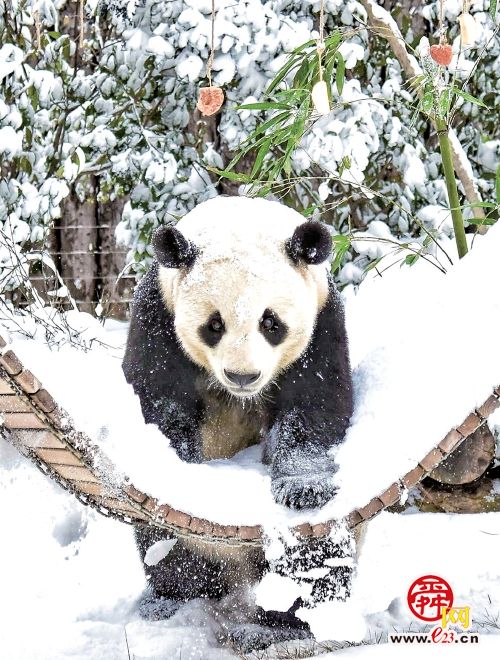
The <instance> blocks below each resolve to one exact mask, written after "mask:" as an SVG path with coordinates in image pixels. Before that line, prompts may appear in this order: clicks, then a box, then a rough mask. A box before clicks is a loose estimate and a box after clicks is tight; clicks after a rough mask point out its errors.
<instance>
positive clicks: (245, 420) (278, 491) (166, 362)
mask: <svg viewBox="0 0 500 660" xmlns="http://www.w3.org/2000/svg"><path fill="white" fill-rule="evenodd" d="M153 249H154V254H155V257H156V260H155V262H154V264H153V266H152V268H151V270H150V271H149V272H148V273H147V275H145V277H144V278H143V279H142V281H141V282H140V284H139V286H138V288H137V290H136V292H135V295H134V302H133V307H132V313H131V322H130V330H129V335H128V340H127V346H126V352H125V357H124V361H123V370H124V373H125V377H126V379H127V381H128V382H129V383H130V384H132V386H133V388H134V390H135V392H136V394H137V395H138V396H139V398H140V402H141V407H142V411H143V414H144V418H145V421H146V422H148V423H153V424H156V425H157V426H158V427H159V429H160V430H161V431H162V432H163V434H164V435H165V436H166V438H168V440H169V442H170V444H171V446H172V447H173V448H174V449H175V451H176V452H177V454H178V455H179V457H180V458H182V459H183V460H185V461H189V462H201V461H207V460H211V459H217V458H227V457H230V456H232V455H234V454H235V453H236V452H238V451H240V450H241V449H243V448H245V447H248V446H249V445H251V444H255V443H260V444H261V446H262V460H263V462H264V463H266V464H267V465H268V466H269V471H270V476H271V488H272V493H273V496H274V499H275V500H276V502H278V503H280V504H282V505H284V506H286V507H290V508H292V509H303V508H307V507H319V506H321V505H323V504H324V503H325V502H327V501H328V500H329V499H331V498H332V497H333V496H334V494H335V487H334V485H333V482H332V475H333V474H334V472H335V469H336V466H335V463H334V460H333V459H332V458H331V456H330V455H329V450H330V449H331V448H332V447H334V446H335V445H338V444H340V443H341V442H342V441H343V438H344V435H345V432H346V429H347V427H348V424H349V419H350V417H351V414H352V407H353V401H352V381H351V370H350V365H349V354H348V343H347V337H346V329H345V323H344V313H343V306H342V302H341V299H340V296H339V293H338V292H337V290H336V288H335V286H334V284H333V281H332V278H331V276H330V274H329V269H328V262H327V258H328V256H329V254H330V251H331V237H330V234H329V232H328V230H327V229H326V227H325V226H324V225H322V224H321V223H319V222H314V221H305V220H304V218H303V216H301V215H300V214H299V213H297V212H296V211H294V210H292V209H290V208H287V207H286V206H284V205H282V204H281V203H278V202H275V201H269V200H264V199H260V198H257V199H255V198H254V199H250V198H246V197H225V196H220V197H216V198H213V199H210V200H208V201H206V202H203V203H201V204H200V205H198V206H197V207H195V208H194V209H193V210H192V211H190V212H189V213H187V215H185V216H184V217H183V218H182V219H181V220H180V221H179V222H178V223H177V224H176V225H175V226H162V227H160V228H159V229H158V230H157V231H156V233H155V234H154V237H153ZM165 476H166V478H168V475H165ZM188 487H190V488H196V484H190V485H189V486H188ZM202 495H203V494H202V493H200V497H202ZM229 497H231V494H230V493H228V498H229ZM166 537H167V534H166V533H165V532H163V531H161V530H157V529H152V528H148V527H142V528H141V527H138V528H137V529H136V539H137V543H138V547H139V550H140V552H141V556H142V559H143V560H144V556H145V553H146V551H147V549H148V548H149V547H150V546H151V545H152V544H153V543H154V542H155V541H157V540H160V539H162V538H166ZM242 552H243V551H238V552H236V553H235V552H234V551H229V550H226V551H225V550H224V549H223V548H222V547H217V546H215V549H214V545H213V544H208V543H207V544H204V543H203V542H201V541H197V542H194V541H188V540H184V539H179V540H178V541H177V543H176V545H175V546H174V547H173V549H172V550H171V552H170V553H169V554H168V555H167V557H165V558H164V559H163V560H162V561H161V562H160V563H159V564H157V565H156V566H147V565H144V567H145V571H146V575H147V578H148V581H149V591H148V594H147V595H146V596H145V599H144V611H147V606H148V605H151V604H155V603H156V605H157V606H158V607H157V609H154V607H153V609H150V610H149V611H150V612H156V614H155V615H153V616H168V615H169V614H171V613H172V612H174V611H175V610H176V608H177V607H178V604H179V603H181V602H183V601H186V600H189V599H192V598H197V597H221V596H223V595H225V594H227V593H228V592H229V591H231V589H233V588H234V587H235V586H238V585H239V586H241V585H243V584H245V583H251V582H252V581H253V580H256V579H257V578H258V576H259V575H260V574H261V572H262V570H263V567H264V558H263V556H262V555H261V553H260V552H259V551H257V550H247V551H245V554H243V555H242ZM158 612H160V613H161V614H158ZM289 614H290V616H288V618H286V617H285V620H283V617H282V618H279V617H278V619H279V620H277V618H276V616H275V617H274V618H273V617H272V616H271V615H269V614H268V615H265V614H264V613H262V612H261V613H260V617H261V618H260V619H259V621H260V622H261V623H263V625H264V623H265V624H266V625H268V626H271V627H273V630H274V631H275V633H276V634H278V632H277V631H280V634H281V637H280V639H285V638H287V636H288V637H293V636H296V634H297V630H295V631H293V627H294V625H295V624H297V625H298V626H299V629H300V627H301V624H299V623H297V622H298V619H296V618H295V617H293V612H292V613H289ZM266 616H267V619H266ZM270 617H271V618H270ZM302 627H303V626H302ZM291 631H292V632H291Z"/></svg>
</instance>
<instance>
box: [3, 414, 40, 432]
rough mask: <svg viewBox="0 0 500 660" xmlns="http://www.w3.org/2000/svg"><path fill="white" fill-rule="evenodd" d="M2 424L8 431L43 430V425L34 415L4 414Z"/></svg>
mask: <svg viewBox="0 0 500 660" xmlns="http://www.w3.org/2000/svg"><path fill="white" fill-rule="evenodd" d="M3 419H4V424H5V426H6V427H7V428H8V429H44V428H45V424H44V423H43V422H42V420H41V419H39V418H38V417H37V416H36V415H35V414H34V413H25V412H19V413H5V414H4V415H3Z"/></svg>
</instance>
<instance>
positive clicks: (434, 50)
mask: <svg viewBox="0 0 500 660" xmlns="http://www.w3.org/2000/svg"><path fill="white" fill-rule="evenodd" d="M443 23H444V0H440V2H439V35H440V37H439V43H438V44H434V46H431V48H430V54H431V57H432V59H433V60H434V62H436V64H439V66H448V65H449V64H450V63H451V60H452V57H453V49H452V47H451V46H450V44H449V43H448V41H447V39H446V31H445V28H444V25H443Z"/></svg>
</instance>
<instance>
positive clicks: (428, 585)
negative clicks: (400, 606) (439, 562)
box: [407, 575, 453, 621]
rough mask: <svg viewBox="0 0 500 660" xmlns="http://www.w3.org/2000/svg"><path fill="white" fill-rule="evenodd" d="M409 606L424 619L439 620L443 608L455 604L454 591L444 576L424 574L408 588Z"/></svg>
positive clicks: (418, 616)
mask: <svg viewBox="0 0 500 660" xmlns="http://www.w3.org/2000/svg"><path fill="white" fill-rule="evenodd" d="M407 600H408V607H409V608H410V610H411V611H412V613H413V614H414V615H415V616H416V617H417V618H418V619H421V620H422V621H437V620H438V619H440V618H441V609H442V608H443V607H446V608H448V609H449V608H450V607H452V606H453V591H452V589H451V587H450V585H449V584H448V582H446V580H443V578H441V577H438V576H437V575H424V576H423V577H420V578H418V580H415V582H414V583H413V584H412V585H411V587H410V588H409V589H408V596H407Z"/></svg>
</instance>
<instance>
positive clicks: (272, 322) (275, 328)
mask: <svg viewBox="0 0 500 660" xmlns="http://www.w3.org/2000/svg"><path fill="white" fill-rule="evenodd" d="M259 329H260V331H261V333H262V334H263V335H264V337H265V338H266V339H267V341H268V342H269V343H270V344H271V345H272V346H277V345H278V344H280V343H281V342H282V341H283V340H284V339H285V337H286V335H287V332H288V328H287V327H286V325H285V323H283V321H282V320H281V319H280V318H279V316H278V315H277V314H276V312H273V311H272V310H270V309H266V310H265V311H264V313H263V314H262V318H261V319H260V322H259Z"/></svg>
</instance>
